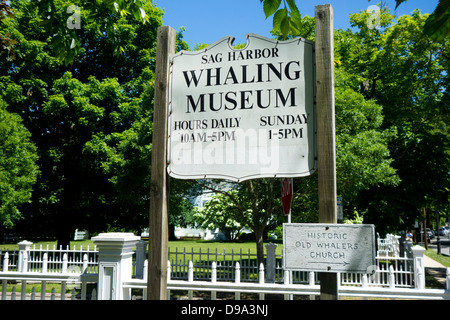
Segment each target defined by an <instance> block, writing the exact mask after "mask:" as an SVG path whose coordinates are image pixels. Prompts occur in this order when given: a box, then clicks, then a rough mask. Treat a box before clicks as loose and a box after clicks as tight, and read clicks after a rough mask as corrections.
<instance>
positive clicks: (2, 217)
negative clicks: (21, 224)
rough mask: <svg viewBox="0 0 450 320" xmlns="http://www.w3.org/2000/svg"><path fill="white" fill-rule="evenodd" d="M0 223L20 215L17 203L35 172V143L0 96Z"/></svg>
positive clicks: (27, 198)
mask: <svg viewBox="0 0 450 320" xmlns="http://www.w3.org/2000/svg"><path fill="white" fill-rule="evenodd" d="M0 136H1V137H2V138H1V139H0V225H2V226H3V227H7V228H8V227H12V226H13V224H14V222H15V221H16V220H19V219H20V218H21V212H20V210H19V208H20V205H23V204H25V203H27V202H29V201H30V199H31V192H32V186H33V185H34V183H35V182H36V178H37V175H38V167H37V165H36V162H37V159H38V157H37V152H36V146H35V145H34V144H33V143H32V142H31V141H30V136H31V135H30V132H29V131H28V130H27V129H26V128H25V126H24V125H23V124H22V120H21V118H20V117H19V116H18V115H17V114H13V113H9V112H8V111H6V104H5V103H4V101H3V100H2V99H1V98H0Z"/></svg>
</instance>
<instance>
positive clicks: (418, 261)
mask: <svg viewBox="0 0 450 320" xmlns="http://www.w3.org/2000/svg"><path fill="white" fill-rule="evenodd" d="M412 252H413V258H414V286H415V288H416V289H420V290H422V289H425V265H424V262H423V253H424V252H425V249H424V248H422V247H421V246H414V247H413V248H412Z"/></svg>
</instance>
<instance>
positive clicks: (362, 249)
mask: <svg viewBox="0 0 450 320" xmlns="http://www.w3.org/2000/svg"><path fill="white" fill-rule="evenodd" d="M283 240H284V241H283V245H284V247H283V255H284V257H283V262H284V267H285V269H286V270H298V271H315V272H333V273H336V272H355V273H371V272H372V271H373V270H375V269H374V266H375V265H376V262H375V228H374V226H373V225H371V224H358V225H342V224H340V225H339V224H322V223H305V224H303V223H285V224H283Z"/></svg>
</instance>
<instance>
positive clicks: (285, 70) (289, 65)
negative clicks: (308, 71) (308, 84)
mask: <svg viewBox="0 0 450 320" xmlns="http://www.w3.org/2000/svg"><path fill="white" fill-rule="evenodd" d="M293 63H295V64H297V65H298V66H299V67H300V62H298V61H291V62H289V63H288V64H287V65H286V68H285V69H284V74H285V75H286V78H288V79H289V80H298V79H299V78H300V73H301V70H296V71H294V77H292V76H291V74H290V72H289V71H290V67H291V65H292V64H293Z"/></svg>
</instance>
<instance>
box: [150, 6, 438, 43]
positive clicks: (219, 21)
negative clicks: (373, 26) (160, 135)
mask: <svg viewBox="0 0 450 320" xmlns="http://www.w3.org/2000/svg"><path fill="white" fill-rule="evenodd" d="M438 1H439V0H408V1H407V2H406V3H403V4H401V5H400V7H399V8H398V9H397V10H396V11H394V9H395V0H385V2H386V3H387V5H388V7H389V8H390V9H391V12H392V13H395V14H397V15H399V16H400V15H404V14H410V13H411V12H412V11H413V10H414V9H416V8H419V9H420V10H421V11H422V13H432V12H433V11H434V9H435V8H436V6H437V4H438ZM154 2H155V3H156V6H157V7H159V8H162V9H164V10H165V14H164V18H163V23H164V25H167V26H171V27H172V28H174V29H175V30H177V31H178V29H179V28H180V27H182V26H184V27H185V28H186V31H185V32H184V40H186V41H187V43H188V44H189V46H190V47H191V49H192V48H194V46H195V45H196V44H197V43H207V44H211V43H213V42H215V41H217V40H219V39H220V38H222V37H225V36H233V37H235V38H236V40H235V43H246V40H245V37H244V36H245V34H247V33H256V34H259V35H262V36H265V37H271V34H270V30H271V29H272V17H269V19H267V20H266V19H265V16H264V12H263V9H262V5H261V3H260V1H259V0H220V1H218V0H154ZM378 2H379V1H377V0H372V1H370V2H369V1H368V0H297V5H298V6H299V9H300V12H301V14H302V15H309V16H314V7H315V6H316V5H320V4H326V3H330V4H331V5H332V6H333V10H334V24H335V28H336V29H339V28H342V29H347V28H350V24H349V15H350V14H351V13H355V12H359V11H361V10H366V9H367V8H368V7H369V6H371V5H376V4H377V3H378Z"/></svg>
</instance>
